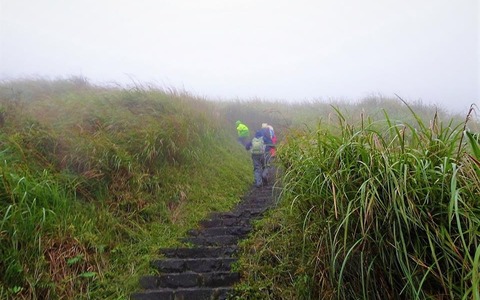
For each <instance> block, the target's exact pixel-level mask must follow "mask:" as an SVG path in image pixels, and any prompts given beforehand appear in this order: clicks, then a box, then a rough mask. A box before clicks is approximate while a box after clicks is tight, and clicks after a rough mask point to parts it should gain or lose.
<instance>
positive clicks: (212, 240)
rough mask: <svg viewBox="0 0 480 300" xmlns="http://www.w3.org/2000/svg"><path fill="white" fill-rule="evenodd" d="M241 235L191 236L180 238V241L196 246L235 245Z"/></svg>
mask: <svg viewBox="0 0 480 300" xmlns="http://www.w3.org/2000/svg"><path fill="white" fill-rule="evenodd" d="M243 237H244V236H239V235H213V236H191V237H186V238H182V239H180V241H182V242H184V243H190V244H193V245H197V246H198V245H199V246H231V245H236V244H237V242H238V241H239V240H240V239H242V238H243Z"/></svg>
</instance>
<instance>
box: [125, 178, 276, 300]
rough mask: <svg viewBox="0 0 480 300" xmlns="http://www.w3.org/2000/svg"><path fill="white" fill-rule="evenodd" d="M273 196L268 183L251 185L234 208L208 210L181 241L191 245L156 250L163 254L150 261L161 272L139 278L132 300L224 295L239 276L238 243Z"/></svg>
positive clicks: (265, 208)
mask: <svg viewBox="0 0 480 300" xmlns="http://www.w3.org/2000/svg"><path fill="white" fill-rule="evenodd" d="M273 195H274V188H273V186H272V185H271V184H269V185H267V186H264V187H261V188H255V187H253V188H252V189H251V190H250V191H249V192H248V193H247V194H246V195H245V196H244V197H243V199H242V201H241V202H240V203H239V204H238V205H237V206H236V207H235V208H234V209H233V210H232V211H229V212H215V213H212V214H210V216H209V218H207V219H206V220H203V221H201V222H200V224H199V229H193V230H190V231H189V236H188V237H187V238H184V239H182V241H183V242H185V243H189V244H192V245H193V246H192V247H188V248H187V247H185V248H165V249H160V253H161V254H163V255H164V256H165V258H164V259H161V260H156V261H153V262H152V265H153V266H154V267H155V268H157V269H158V271H159V275H154V276H153V275H152V276H144V277H142V278H141V279H140V285H141V287H142V289H143V290H142V291H140V292H137V293H135V294H133V295H132V297H131V299H134V300H153V299H160V300H161V299H168V300H180V299H182V300H183V299H192V300H195V299H226V298H227V296H228V293H229V292H230V291H232V290H233V285H234V284H235V283H236V282H238V281H239V280H240V274H239V273H237V272H233V271H232V270H231V266H232V264H233V263H234V262H236V261H237V249H238V246H237V244H238V242H239V240H241V239H243V238H245V237H246V236H247V235H248V234H249V232H250V231H251V230H252V226H251V221H252V220H253V219H256V218H259V217H260V216H261V215H262V214H263V213H264V212H265V211H266V210H267V209H268V208H269V207H271V206H272V205H273V203H274V196H273Z"/></svg>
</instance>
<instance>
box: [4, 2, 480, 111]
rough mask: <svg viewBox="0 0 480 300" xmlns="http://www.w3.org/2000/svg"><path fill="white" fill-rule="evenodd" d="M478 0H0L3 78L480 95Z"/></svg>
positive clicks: (456, 105)
mask: <svg viewBox="0 0 480 300" xmlns="http://www.w3.org/2000/svg"><path fill="white" fill-rule="evenodd" d="M479 15H480V7H479V1H478V0H457V1H451V0H415V1H413V0H382V1H380V0H362V1H357V0H344V1H335V0H322V1H320V0H296V1H285V0H275V1H274V0H230V1H226V0H204V1H200V0H171V1H169V0H139V1H124V0H101V1H99V0H96V1H93V0H82V1H79V0H71V1H61V0H15V1H12V0H0V79H1V80H12V79H17V78H24V77H28V78H30V77H42V78H50V79H56V78H60V77H61V78H63V77H70V76H82V77H85V78H87V79H88V80H89V81H90V82H92V83H95V84H101V85H102V84H105V85H110V84H119V85H122V86H129V85H132V84H145V83H148V84H153V85H155V86H158V87H165V88H174V89H181V90H185V91H188V92H190V93H192V94H194V95H198V96H202V97H207V98H214V99H243V100H248V99H252V98H256V99H258V98H259V99H265V100H281V101H304V100H325V101H327V100H347V101H356V100H360V99H362V98H364V97H369V96H372V95H382V96H385V97H395V94H398V95H399V96H401V97H402V98H403V99H405V100H407V101H419V100H420V101H422V102H424V103H426V104H439V105H441V106H442V107H444V108H448V109H451V110H453V111H456V112H466V111H467V110H468V107H469V106H470V104H471V103H477V104H478V103H479V101H480V77H479V73H480V53H479V49H480V38H479V33H480V29H479V21H478V19H479Z"/></svg>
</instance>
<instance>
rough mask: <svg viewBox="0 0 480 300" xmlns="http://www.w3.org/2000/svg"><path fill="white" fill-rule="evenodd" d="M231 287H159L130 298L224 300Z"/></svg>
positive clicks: (135, 299) (137, 299) (145, 299)
mask: <svg viewBox="0 0 480 300" xmlns="http://www.w3.org/2000/svg"><path fill="white" fill-rule="evenodd" d="M232 290H233V288H232V287H218V288H185V289H161V290H149V291H144V292H140V293H134V294H133V295H132V296H131V299H132V300H200V299H202V300H224V299H227V297H228V293H230V292H231V291H232Z"/></svg>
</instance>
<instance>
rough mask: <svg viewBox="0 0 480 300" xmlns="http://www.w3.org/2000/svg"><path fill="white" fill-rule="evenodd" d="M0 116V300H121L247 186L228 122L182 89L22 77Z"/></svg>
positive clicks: (4, 92)
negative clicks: (158, 259) (160, 258)
mask: <svg viewBox="0 0 480 300" xmlns="http://www.w3.org/2000/svg"><path fill="white" fill-rule="evenodd" d="M0 112H1V113H0V125H1V133H0V140H1V142H0V143H1V146H0V147H1V148H0V157H1V160H0V161H1V166H0V170H1V173H0V176H1V181H0V216H1V217H0V257H2V260H1V262H0V298H2V299H4V298H16V299H17V298H19V299H21V298H23V299H57V298H58V299H60V298H61V299H82V298H85V299H87V298H90V299H122V298H125V297H127V295H128V294H129V293H130V292H132V291H133V290H135V289H136V288H138V276H140V275H144V274H147V273H149V272H150V270H149V266H148V264H149V261H150V260H151V259H152V257H153V256H155V255H156V251H157V249H158V248H159V247H162V246H163V247H164V246H171V245H172V244H175V243H177V239H178V237H180V236H182V235H184V234H185V231H186V230H187V229H190V228H192V227H194V226H195V224H196V222H197V221H198V220H199V219H201V218H202V217H204V216H205V215H206V214H207V212H208V211H211V210H225V209H227V208H229V207H231V206H232V205H233V204H234V203H235V202H237V201H238V200H239V199H240V196H241V195H242V194H243V193H244V192H245V190H246V189H247V188H248V187H249V185H250V183H251V167H250V160H249V157H248V154H247V153H246V151H244V149H242V147H240V145H239V144H238V143H237V142H236V140H235V139H236V136H235V128H234V125H233V124H231V123H228V122H227V120H226V119H225V118H224V117H223V116H221V115H220V114H218V113H216V109H215V107H214V104H213V103H212V102H208V101H205V100H202V99H198V98H194V97H190V96H188V95H186V94H181V93H165V92H163V91H160V90H155V89H143V88H137V89H133V90H122V89H115V88H102V87H95V86H92V85H90V84H89V83H88V82H87V81H85V80H83V79H81V78H73V79H71V80H58V81H46V80H21V81H13V82H5V83H3V84H1V85H0Z"/></svg>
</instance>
